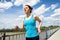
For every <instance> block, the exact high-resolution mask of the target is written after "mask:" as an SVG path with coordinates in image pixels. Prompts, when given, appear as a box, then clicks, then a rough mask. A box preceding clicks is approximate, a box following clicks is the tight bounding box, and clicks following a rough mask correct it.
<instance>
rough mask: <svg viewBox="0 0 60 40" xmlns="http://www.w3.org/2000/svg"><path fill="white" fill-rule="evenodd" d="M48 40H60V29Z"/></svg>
mask: <svg viewBox="0 0 60 40" xmlns="http://www.w3.org/2000/svg"><path fill="white" fill-rule="evenodd" d="M48 40H60V29H59V30H58V31H57V32H55V33H54V34H53V35H52V36H51V37H50V38H49V39H48Z"/></svg>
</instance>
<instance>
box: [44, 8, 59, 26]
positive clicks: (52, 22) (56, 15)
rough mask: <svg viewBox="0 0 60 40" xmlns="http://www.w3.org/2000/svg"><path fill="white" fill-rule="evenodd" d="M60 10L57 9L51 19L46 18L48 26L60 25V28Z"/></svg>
mask: <svg viewBox="0 0 60 40" xmlns="http://www.w3.org/2000/svg"><path fill="white" fill-rule="evenodd" d="M59 11H60V8H58V9H56V10H55V11H54V12H55V13H54V14H52V15H51V16H49V17H44V21H45V23H46V25H59V26H60V12H59Z"/></svg>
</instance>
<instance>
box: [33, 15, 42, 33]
mask: <svg viewBox="0 0 60 40" xmlns="http://www.w3.org/2000/svg"><path fill="white" fill-rule="evenodd" d="M34 18H35V20H36V21H38V22H39V26H38V28H37V30H38V34H40V32H41V30H40V27H41V26H42V20H41V19H40V18H39V17H38V16H35V17H34Z"/></svg>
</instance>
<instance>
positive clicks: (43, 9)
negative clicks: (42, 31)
mask: <svg viewBox="0 0 60 40" xmlns="http://www.w3.org/2000/svg"><path fill="white" fill-rule="evenodd" d="M26 4H28V5H30V6H32V7H33V11H32V14H34V15H37V16H38V17H39V18H40V19H41V20H42V22H43V26H49V25H58V26H60V0H0V29H3V28H5V29H7V28H10V29H11V28H14V26H16V25H18V26H19V27H21V21H22V20H23V18H24V16H25V13H24V5H26ZM37 25H38V22H37Z"/></svg>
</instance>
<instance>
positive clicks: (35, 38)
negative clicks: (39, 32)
mask: <svg viewBox="0 0 60 40" xmlns="http://www.w3.org/2000/svg"><path fill="white" fill-rule="evenodd" d="M26 40H39V36H36V37H32V38H27V37H26Z"/></svg>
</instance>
